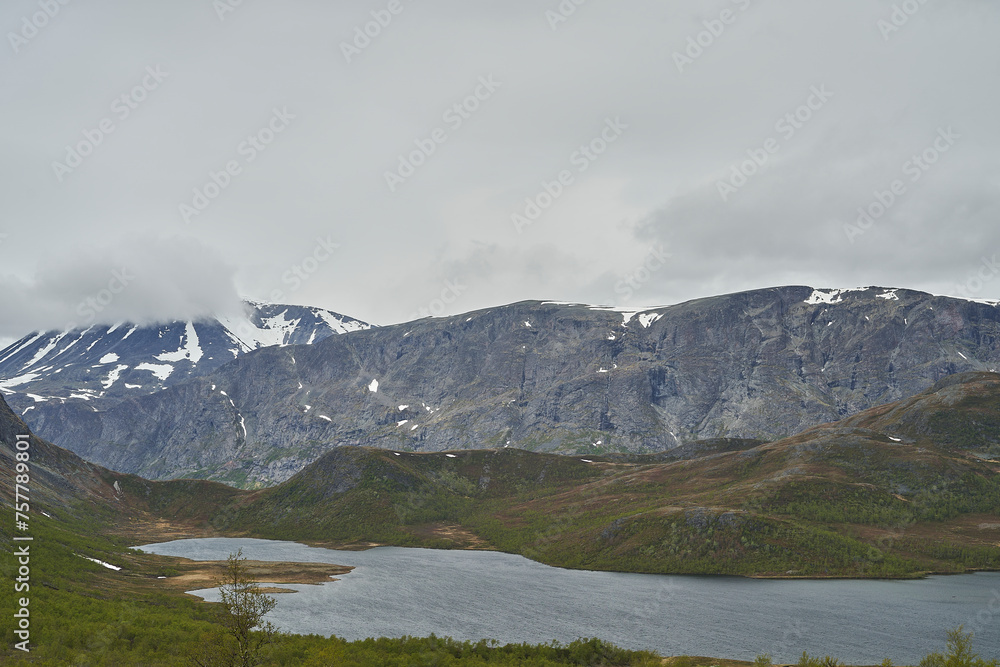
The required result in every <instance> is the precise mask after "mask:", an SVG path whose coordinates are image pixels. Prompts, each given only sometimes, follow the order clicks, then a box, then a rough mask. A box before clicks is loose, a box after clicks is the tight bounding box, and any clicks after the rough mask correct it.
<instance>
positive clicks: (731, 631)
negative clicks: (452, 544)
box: [139, 538, 1000, 665]
mask: <svg viewBox="0 0 1000 667" xmlns="http://www.w3.org/2000/svg"><path fill="white" fill-rule="evenodd" d="M240 547H242V548H243V555H244V556H246V557H247V558H249V559H252V560H266V561H295V562H321V563H336V564H339V565H351V566H354V567H355V569H354V570H353V571H352V572H351V573H349V574H346V575H343V576H342V577H341V579H340V581H336V582H330V583H325V584H320V585H300V584H281V586H284V587H287V588H294V589H296V590H298V591H299V592H298V593H295V594H282V595H276V596H275V598H276V600H277V606H276V607H275V609H274V611H273V612H271V614H270V615H269V617H268V618H269V619H270V620H271V621H272V622H273V623H274V624H275V625H277V626H278V627H279V628H280V629H282V630H285V631H287V632H294V633H300V634H309V633H314V634H322V635H337V636H338V637H344V638H346V639H363V638H365V637H401V636H403V635H412V636H426V635H429V634H431V633H435V634H437V635H439V636H450V637H454V638H456V639H461V640H466V639H469V640H479V639H484V638H489V639H497V640H499V641H500V642H501V643H510V642H516V643H520V642H530V643H540V642H548V641H551V640H553V639H557V640H559V641H561V642H569V641H572V640H574V639H576V638H578V637H599V638H601V639H605V640H608V641H611V642H613V643H615V644H617V645H619V646H622V647H625V648H630V649H648V650H654V651H657V652H659V653H661V654H663V655H668V656H669V655H710V656H715V657H725V658H736V659H742V660H752V659H753V658H754V656H756V655H757V654H759V653H769V654H771V655H772V656H773V658H774V660H775V661H780V662H795V661H797V660H798V658H799V656H800V655H801V654H802V651H803V650H805V651H808V652H809V653H810V654H811V655H820V656H824V655H831V656H834V657H837V658H839V659H840V660H842V661H845V662H847V663H852V664H877V663H879V662H881V660H882V659H883V658H886V657H889V658H892V660H893V661H894V662H895V663H896V664H897V665H898V664H906V663H910V664H915V663H916V662H918V661H919V659H920V658H922V657H923V656H924V655H926V654H927V653H930V652H933V651H943V650H944V647H945V639H946V637H945V632H946V630H948V629H950V628H954V627H956V626H958V625H961V624H964V625H965V627H966V629H967V630H975V631H976V641H975V643H974V648H975V650H976V651H977V652H978V653H979V654H980V655H981V656H983V657H990V658H992V657H1000V573H979V574H970V575H960V576H941V577H930V578H928V579H925V580H920V581H829V580H828V581H807V580H793V581H774V580H757V579H743V578H738V577H701V576H665V575H649V574H621V573H611V572H588V571H579V570H564V569H561V568H555V567H549V566H547V565H542V564H540V563H536V562H534V561H531V560H528V559H527V558H524V557H522V556H514V555H510V554H503V553H497V552H492V551H438V550H431V549H406V548H399V547H379V548H376V549H371V550H369V551H335V550H330V549H319V548H315V547H308V546H305V545H302V544H297V543H294V542H276V541H269V540H256V539H230V538H210V539H194V540H177V541H174V542H165V543H162V544H152V545H147V546H143V547H139V548H141V549H142V550H144V551H148V552H151V553H157V554H162V555H167V556H184V557H186V558H190V559H193V560H225V558H226V557H227V556H228V555H229V554H230V553H234V552H236V550H237V549H239V548H240ZM262 583H263V582H262ZM195 593H197V594H198V595H200V596H202V597H204V598H206V599H208V600H218V592H217V590H216V589H212V590H206V591H195Z"/></svg>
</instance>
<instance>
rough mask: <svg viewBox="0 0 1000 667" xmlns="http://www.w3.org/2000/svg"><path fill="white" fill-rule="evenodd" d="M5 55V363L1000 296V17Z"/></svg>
mask: <svg viewBox="0 0 1000 667" xmlns="http://www.w3.org/2000/svg"><path fill="white" fill-rule="evenodd" d="M63 3H65V4H63ZM0 31H2V32H3V33H4V40H3V43H2V44H0V91H2V96H3V97H2V99H3V103H2V105H0V148H2V150H0V338H7V339H10V338H14V337H20V336H22V335H24V334H26V333H28V332H30V331H32V330H35V329H57V328H65V327H68V326H72V325H77V324H79V323H80V322H81V317H84V316H86V317H88V318H90V319H93V318H94V317H95V316H96V319H97V320H98V321H106V322H108V323H111V322H115V321H121V320H131V321H138V322H152V321H169V320H174V319H182V318H195V317H205V316H208V315H210V314H213V313H224V312H234V311H235V310H236V309H238V308H239V302H240V299H243V298H250V299H255V300H260V301H271V302H278V303H294V304H303V305H313V306H321V307H325V308H329V309H331V310H334V311H337V312H339V313H343V314H346V315H350V316H353V317H357V318H359V319H362V320H365V321H368V322H371V323H374V324H379V325H386V324H393V323H397V322H404V321H409V320H412V319H416V318H419V317H423V316H426V315H449V314H456V313H461V312H468V311H472V310H476V309H479V308H485V307H490V306H496V305H501V304H505V303H511V302H515V301H520V300H524V299H545V300H560V301H574V302H584V303H599V304H610V305H617V306H636V307H641V306H645V305H665V304H672V303H679V302H682V301H685V300H688V299H693V298H698V297H703V296H709V295H714V294H722V293H729V292H736V291H741V290H746V289H755V288H761V287H769V286H776V285H786V284H795V285H812V286H816V287H855V286H866V285H878V286H886V287H905V288H911V289H920V290H925V291H929V292H933V293H937V294H948V295H954V296H963V297H967V298H977V299H998V298H1000V265H998V264H997V261H996V260H997V253H998V252H1000V225H998V224H997V223H998V219H1000V215H998V214H1000V162H998V157H997V156H1000V124H998V123H997V122H996V109H997V106H998V102H1000V85H998V82H1000V40H997V39H996V35H997V34H1000V4H998V3H996V2H995V1H994V0H949V1H947V2H945V1H944V0H905V1H903V0H897V1H896V2H890V1H885V0H838V2H835V3H834V2H802V1H801V0H674V1H672V2H669V3H664V2H653V1H651V0H622V1H619V2H611V1H610V0H561V1H560V0H530V1H529V0H502V1H501V0H481V1H479V2H468V1H467V0H466V1H464V2H460V1H459V0H365V1H353V2H337V3H332V2H319V1H318V0H291V1H288V2H282V3H276V2H270V3H268V2H262V1H260V0H242V1H241V0H171V2H169V3H167V2H162V1H160V2H152V1H149V0H135V1H132V2H127V3H126V2H111V1H109V0H87V1H86V2H84V1H80V0H7V1H6V2H4V3H3V6H2V8H0Z"/></svg>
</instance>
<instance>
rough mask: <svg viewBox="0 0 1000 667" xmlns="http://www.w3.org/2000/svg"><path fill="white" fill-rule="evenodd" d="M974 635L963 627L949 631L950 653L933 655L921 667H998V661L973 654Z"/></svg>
mask: <svg viewBox="0 0 1000 667" xmlns="http://www.w3.org/2000/svg"><path fill="white" fill-rule="evenodd" d="M972 636H973V635H972V633H971V632H965V628H964V627H963V626H961V625H960V626H958V627H957V628H955V629H954V630H949V631H948V652H947V653H946V654H943V655H942V654H941V653H931V654H930V655H929V656H927V657H926V658H924V659H923V660H921V661H920V667H997V661H996V660H983V659H982V658H980V657H979V656H978V655H977V654H975V653H973V652H972Z"/></svg>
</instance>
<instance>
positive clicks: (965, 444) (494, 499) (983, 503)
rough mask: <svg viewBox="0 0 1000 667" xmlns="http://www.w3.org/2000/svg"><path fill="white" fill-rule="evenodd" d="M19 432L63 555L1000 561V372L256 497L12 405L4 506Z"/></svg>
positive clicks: (760, 564) (715, 569) (473, 454)
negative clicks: (816, 408)
mask: <svg viewBox="0 0 1000 667" xmlns="http://www.w3.org/2000/svg"><path fill="white" fill-rule="evenodd" d="M17 435H28V436H29V439H30V452H31V464H30V467H31V471H32V472H31V476H32V482H31V484H32V504H31V507H32V512H35V513H39V514H41V515H43V516H44V517H45V518H44V519H42V518H40V517H36V518H34V519H33V522H34V524H40V525H42V526H43V527H47V526H55V527H59V528H58V530H59V532H58V535H57V534H55V533H53V534H52V535H51V536H50V537H49V538H48V539H47V540H46V542H45V545H46V546H49V547H51V545H52V544H54V541H55V540H59V541H60V542H67V543H73V542H79V541H80V539H81V537H82V534H81V535H80V536H78V537H70V536H69V533H73V532H74V531H79V530H92V529H99V530H102V531H111V532H112V533H113V534H115V535H131V536H133V537H132V539H134V536H135V535H137V534H143V535H146V536H149V537H154V538H156V539H170V538H171V537H172V536H182V535H183V536H212V535H228V536H238V535H243V536H253V537H262V538H271V539H289V540H297V541H311V542H314V543H322V544H328V545H333V546H339V547H343V546H355V547H361V546H371V545H374V544H395V545H401V546H423V547H437V548H487V549H497V550H501V551H507V552H510V553H520V554H524V555H526V556H528V557H530V558H533V559H535V560H539V561H541V562H545V563H549V564H553V565H560V566H564V567H575V568H586V569H596V570H622V571H630V572H658V573H715V574H742V575H753V576H812V577H816V576H851V577H858V576H862V577H868V576H877V577H912V576H920V575H923V574H926V573H928V572H965V571H969V570H977V569H991V570H995V569H998V568H1000V549H998V547H997V539H998V537H997V535H998V532H997V531H998V530H1000V514H998V513H1000V460H997V457H998V456H1000V374H996V373H975V372H973V373H961V374H957V375H953V376H949V377H946V378H944V379H942V380H941V381H940V382H938V383H936V384H935V385H934V386H933V387H931V388H930V389H928V390H926V391H924V392H921V393H919V394H917V395H916V396H913V397H910V398H908V399H905V400H902V401H897V402H894V403H890V404H887V405H883V406H879V407H876V408H871V409H869V410H865V411H863V412H861V413H859V414H857V415H854V416H853V417H850V418H848V419H845V420H841V421H839V422H834V423H830V424H824V425H819V426H816V427H813V428H811V429H807V430H806V431H804V432H802V433H799V434H796V435H794V436H792V437H789V438H783V439H780V440H777V441H774V442H768V443H762V442H756V441H750V440H734V439H716V440H711V441H696V442H692V443H689V444H687V445H684V446H682V447H678V448H675V449H673V450H670V451H666V452H660V453H657V454H609V455H605V456H569V455H555V454H550V453H539V452H528V451H525V450H519V449H513V448H500V449H491V450H469V451H460V450H456V451H453V452H434V453H412V452H399V451H391V450H385V449H377V448H362V447H339V448H336V449H333V450H331V451H329V452H327V453H326V454H324V455H322V456H321V457H320V458H319V459H318V460H316V461H314V462H312V463H311V464H309V465H307V466H306V467H305V468H303V469H302V470H301V471H299V472H298V473H297V474H295V475H293V476H292V477H291V478H290V479H288V480H287V481H285V482H283V483H280V484H277V485H275V486H273V487H271V488H267V489H262V490H256V491H248V490H239V489H234V488H232V487H231V486H227V485H224V484H219V483H217V482H210V481H202V480H172V481H150V480H146V479H143V478H141V477H138V476H135V475H129V474H123V473H118V472H113V471H110V470H107V469H106V468H103V467H101V466H98V465H95V464H92V463H88V462H86V461H84V460H82V459H81V458H80V457H78V456H76V455H75V454H73V453H72V452H69V451H66V450H64V449H62V448H60V447H57V446H55V445H52V444H50V443H47V442H45V441H44V440H42V439H39V438H37V437H34V436H31V435H30V431H29V429H28V427H27V425H25V424H24V423H23V422H22V421H21V420H20V419H19V418H18V417H17V416H16V415H15V414H14V413H13V412H12V411H10V410H9V409H8V407H7V406H6V404H5V403H4V402H3V401H2V399H0V463H2V464H3V465H2V467H0V470H2V471H3V472H0V477H3V478H5V481H6V482H10V483H5V484H4V485H3V489H4V490H3V491H0V494H3V495H5V496H10V495H11V494H12V489H13V483H12V482H13V480H12V475H13V470H14V464H13V463H14V451H13V449H14V448H13V442H14V440H15V436H17ZM8 511H9V506H8ZM88 522H89V523H88ZM34 524H33V525H34ZM46 530H51V528H46ZM150 531H152V532H150ZM0 543H6V544H8V546H9V544H10V541H9V537H6V536H0ZM77 548H79V547H77ZM77 553H78V552H77ZM113 560H114V562H117V563H120V564H121V565H125V566H128V565H134V564H135V563H134V561H135V559H134V557H132V558H123V557H122V555H116V556H115V558H114V559H113ZM124 574H125V576H126V577H128V576H129V573H128V572H125V573H124Z"/></svg>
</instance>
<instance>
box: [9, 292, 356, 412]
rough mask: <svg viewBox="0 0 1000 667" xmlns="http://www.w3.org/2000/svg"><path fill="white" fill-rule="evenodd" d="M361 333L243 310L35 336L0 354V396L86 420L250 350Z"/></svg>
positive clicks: (315, 318)
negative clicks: (64, 407) (66, 410)
mask: <svg viewBox="0 0 1000 667" xmlns="http://www.w3.org/2000/svg"><path fill="white" fill-rule="evenodd" d="M367 328H369V325H367V324H365V323H364V322H360V321H358V320H355V319H353V318H350V317H346V316H344V315H339V314H337V313H334V312H331V311H327V310H323V309H321V308H309V307H302V306H283V305H274V304H262V303H249V302H248V303H246V312H245V317H239V318H222V319H218V318H217V319H213V320H208V321H203V322H173V323H168V324H162V325H150V326H137V325H132V324H116V325H114V326H92V327H89V328H87V329H76V330H73V331H62V332H60V331H49V332H35V333H33V334H31V335H29V336H25V337H24V338H22V339H21V340H19V341H17V342H16V343H14V344H13V345H11V346H9V347H8V348H7V349H5V350H3V351H2V352H0V391H3V392H4V393H5V394H6V395H7V396H8V400H9V402H10V403H11V405H12V406H13V407H14V408H15V409H16V410H17V411H18V412H19V413H25V412H30V411H31V410H34V409H37V408H39V407H41V406H42V405H44V404H46V403H51V402H56V403H60V404H62V403H70V404H75V406H76V407H77V409H83V410H85V411H90V412H93V411H94V410H99V409H105V408H108V407H110V406H112V405H115V404H117V403H118V402H119V401H120V400H122V399H124V398H127V397H131V396H139V395H144V394H151V393H154V392H156V391H160V390H162V389H164V388H166V387H170V386H173V385H175V384H178V383H181V382H184V381H185V380H188V379H190V378H192V377H198V376H201V375H205V374H207V373H210V372H212V371H214V370H215V369H216V368H218V367H219V366H222V365H223V364H225V363H226V362H229V361H232V360H233V359H235V358H236V357H238V356H240V355H241V354H244V353H246V352H249V351H251V350H256V349H260V348H261V347H266V346H269V345H301V344H307V343H314V342H316V341H319V340H322V339H324V338H326V337H328V336H331V335H334V334H340V333H346V332H348V331H358V330H362V329H367Z"/></svg>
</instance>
